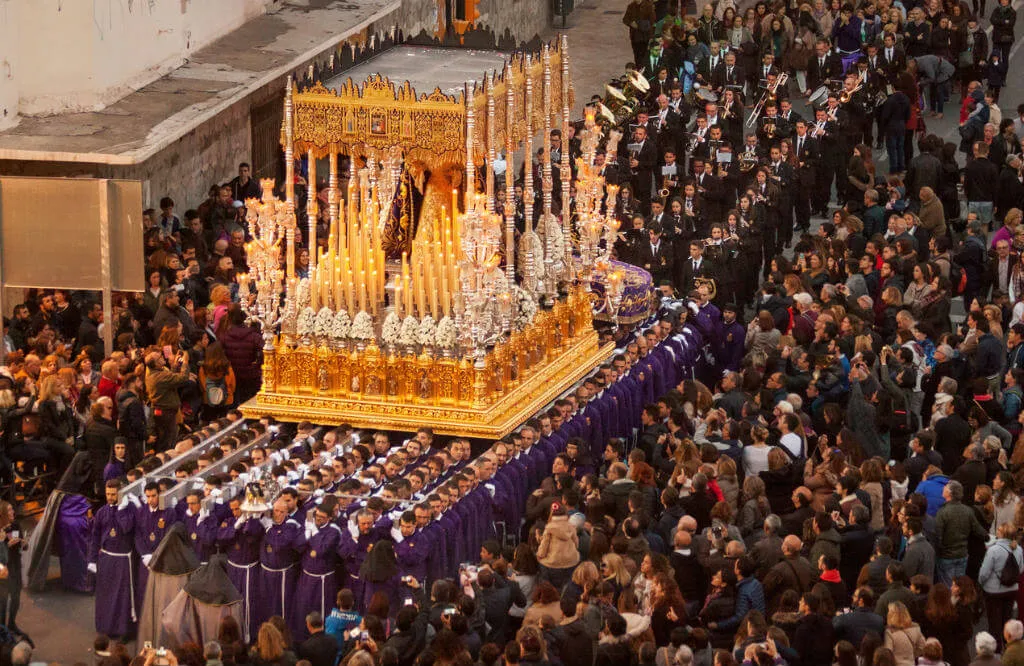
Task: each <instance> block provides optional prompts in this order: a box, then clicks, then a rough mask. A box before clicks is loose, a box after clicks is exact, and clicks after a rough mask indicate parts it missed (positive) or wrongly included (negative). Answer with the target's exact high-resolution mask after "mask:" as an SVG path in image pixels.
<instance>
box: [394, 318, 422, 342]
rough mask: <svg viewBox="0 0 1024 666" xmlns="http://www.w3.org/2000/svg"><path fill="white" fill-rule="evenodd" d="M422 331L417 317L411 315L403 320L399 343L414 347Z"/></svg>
mask: <svg viewBox="0 0 1024 666" xmlns="http://www.w3.org/2000/svg"><path fill="white" fill-rule="evenodd" d="M419 331H420V323H419V321H417V320H416V317H413V316H412V315H409V316H408V317H406V318H405V319H403V320H402V330H401V331H400V332H399V334H398V343H399V344H402V345H409V346H412V345H414V344H416V342H417V340H418V335H419Z"/></svg>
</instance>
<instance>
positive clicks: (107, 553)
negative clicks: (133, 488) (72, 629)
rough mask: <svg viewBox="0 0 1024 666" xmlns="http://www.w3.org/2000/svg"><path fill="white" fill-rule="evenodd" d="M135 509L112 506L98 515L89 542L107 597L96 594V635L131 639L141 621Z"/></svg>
mask: <svg viewBox="0 0 1024 666" xmlns="http://www.w3.org/2000/svg"><path fill="white" fill-rule="evenodd" d="M134 527H135V510H134V508H132V507H127V508H124V509H118V508H117V507H116V506H110V505H109V504H107V505H105V506H103V507H101V508H100V510H99V511H97V512H96V516H95V517H94V518H93V523H92V538H91V539H90V540H89V562H90V563H95V564H96V579H97V580H99V581H102V585H103V589H104V591H105V592H104V594H97V595H96V632H97V633H100V634H106V635H107V636H128V635H131V634H132V633H134V631H135V626H136V623H137V622H138V609H141V608H142V606H141V605H140V604H139V603H138V592H137V590H138V589H139V581H138V580H137V579H136V573H135V569H136V566H137V561H138V558H137V557H135V554H134V552H133V551H132V542H133V538H132V537H133V531H134Z"/></svg>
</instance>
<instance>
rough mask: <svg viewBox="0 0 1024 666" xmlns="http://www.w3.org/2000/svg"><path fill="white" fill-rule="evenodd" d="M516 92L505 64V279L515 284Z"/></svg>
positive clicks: (509, 66)
mask: <svg viewBox="0 0 1024 666" xmlns="http://www.w3.org/2000/svg"><path fill="white" fill-rule="evenodd" d="M515 120H516V92H515V86H514V85H513V81H512V66H511V65H509V64H508V63H505V277H506V278H507V279H508V283H509V285H512V284H514V283H515V273H516V247H515V246H516V242H515V237H516V232H515V229H516V197H515V189H516V187H515V169H514V168H513V167H514V165H515V144H514V143H513V142H514V129H515Z"/></svg>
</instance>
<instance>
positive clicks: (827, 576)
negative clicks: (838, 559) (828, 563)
mask: <svg viewBox="0 0 1024 666" xmlns="http://www.w3.org/2000/svg"><path fill="white" fill-rule="evenodd" d="M821 580H822V581H824V582H826V583H840V582H842V581H841V580H840V578H839V569H827V570H825V571H823V572H822V574H821Z"/></svg>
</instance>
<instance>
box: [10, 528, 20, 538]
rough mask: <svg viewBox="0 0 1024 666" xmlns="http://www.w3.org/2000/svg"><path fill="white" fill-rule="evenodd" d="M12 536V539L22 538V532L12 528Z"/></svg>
mask: <svg viewBox="0 0 1024 666" xmlns="http://www.w3.org/2000/svg"><path fill="white" fill-rule="evenodd" d="M11 538H12V539H18V538H21V532H19V531H18V530H11Z"/></svg>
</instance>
